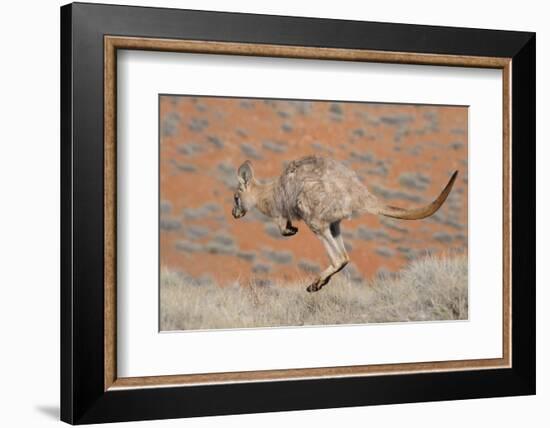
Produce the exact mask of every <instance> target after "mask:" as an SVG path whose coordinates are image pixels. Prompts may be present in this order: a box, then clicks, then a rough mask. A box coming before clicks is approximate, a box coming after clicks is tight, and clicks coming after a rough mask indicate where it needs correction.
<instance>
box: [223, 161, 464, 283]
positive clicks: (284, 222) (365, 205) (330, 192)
mask: <svg viewBox="0 0 550 428" xmlns="http://www.w3.org/2000/svg"><path fill="white" fill-rule="evenodd" d="M457 174H458V171H455V172H454V173H453V175H452V177H451V178H450V180H449V182H448V183H447V185H446V186H445V188H444V189H443V191H442V192H441V193H440V195H439V196H438V197H437V199H435V200H434V201H433V202H432V203H430V204H428V205H425V206H422V207H418V208H399V207H394V206H391V205H386V204H383V203H382V202H380V201H379V200H378V199H377V198H376V196H374V195H373V194H372V193H370V192H369V190H368V189H367V187H366V186H365V185H364V184H363V183H362V182H361V181H360V180H359V177H358V176H357V175H356V174H355V172H354V171H353V170H351V169H349V168H348V167H346V166H345V165H344V164H342V163H340V162H338V161H336V160H333V159H327V158H323V157H320V156H307V157H304V158H301V159H296V160H293V161H292V162H290V163H289V164H288V165H287V166H286V167H285V168H284V170H283V173H282V174H281V176H280V177H277V178H274V179H272V180H269V181H265V182H263V181H262V182H260V181H258V180H257V179H256V178H255V177H254V170H253V168H252V163H251V162H250V161H248V160H247V161H245V162H244V163H243V164H242V165H241V166H240V167H239V169H238V171H237V178H238V182H239V188H238V190H237V191H236V192H235V195H234V206H233V212H232V214H233V217H234V218H240V217H243V216H244V215H245V214H246V213H247V211H249V210H250V209H252V208H254V207H256V208H257V209H258V210H259V211H260V212H262V213H263V214H265V215H266V216H268V217H270V218H272V219H273V220H274V221H275V223H276V224H277V226H278V227H279V230H280V231H281V234H282V235H283V236H292V235H295V234H296V233H297V232H298V228H297V227H295V226H294V225H293V224H292V221H297V220H302V221H303V222H304V223H305V224H306V225H307V226H308V227H309V228H310V229H311V231H312V232H313V233H314V234H315V235H316V236H317V237H318V238H319V239H320V240H321V241H322V242H323V244H324V246H325V249H326V251H327V253H328V256H329V259H330V266H329V267H327V268H326V269H325V270H324V271H323V272H322V273H321V274H320V275H319V277H318V278H316V279H315V281H313V283H311V284H310V285H309V286H308V287H307V291H310V292H312V291H318V290H320V289H321V288H322V287H323V286H325V285H326V284H327V283H328V282H329V281H330V278H331V277H332V276H333V275H334V274H335V273H337V272H339V271H340V270H342V269H343V268H344V266H346V265H347V264H348V262H349V257H348V254H347V252H346V249H345V247H344V241H343V240H342V234H341V233H340V222H341V221H342V220H344V219H349V218H352V217H356V216H359V215H362V214H367V213H368V214H379V215H383V216H387V217H393V218H397V219H403V220H418V219H422V218H426V217H428V216H431V215H432V214H433V213H435V212H436V211H437V210H438V209H439V208H440V207H441V205H443V203H444V202H445V200H446V199H447V196H448V195H449V193H450V191H451V189H452V187H453V184H454V182H455V180H456V176H457Z"/></svg>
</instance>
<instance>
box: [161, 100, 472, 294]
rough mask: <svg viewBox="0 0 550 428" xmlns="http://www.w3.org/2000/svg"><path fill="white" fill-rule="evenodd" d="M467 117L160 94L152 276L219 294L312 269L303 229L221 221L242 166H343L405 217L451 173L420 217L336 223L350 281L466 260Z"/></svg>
mask: <svg viewBox="0 0 550 428" xmlns="http://www.w3.org/2000/svg"><path fill="white" fill-rule="evenodd" d="M467 116H468V112H467V109H466V108H465V107H437V106H414V105H394V104H367V103H344V102H338V103H336V102H307V101H285V100H259V99H236V98H214V97H187V96H162V97H161V101H160V201H161V202H160V203H161V206H160V212H161V220H160V227H161V229H160V232H161V233H160V249H161V266H162V267H168V268H170V269H171V270H174V271H178V272H181V273H182V274H184V275H186V276H188V277H190V278H194V279H195V280H197V281H198V282H199V283H200V282H201V281H211V280H214V281H217V282H218V283H222V284H225V283H231V282H233V281H236V280H238V281H239V282H241V283H242V282H243V281H246V280H248V279H251V278H256V279H260V280H263V281H266V280H268V279H269V278H279V279H289V280H291V279H293V278H296V277H304V276H305V275H312V272H315V271H317V270H319V269H320V268H323V267H324V266H325V265H326V264H327V263H328V261H327V257H326V255H325V253H324V249H323V246H322V244H321V243H320V242H319V241H318V240H317V238H315V236H313V234H312V233H311V232H310V231H309V230H308V229H307V227H306V226H305V225H304V224H303V223H297V224H296V226H298V228H299V229H300V231H299V232H298V234H297V235H296V236H293V237H290V238H284V237H282V236H280V235H279V234H278V230H277V228H276V227H275V226H273V225H272V224H271V223H269V221H268V220H267V219H265V218H263V216H262V215H261V214H259V213H257V212H256V213H254V212H250V213H248V214H247V216H246V217H244V218H243V219H240V220H234V219H233V217H232V216H231V208H232V203H233V192H234V190H235V186H236V169H237V167H238V166H239V165H240V164H241V163H242V162H243V161H244V160H246V159H250V160H251V161H252V163H253V165H254V168H255V172H256V175H257V177H258V178H262V177H264V178H269V177H273V176H276V175H278V174H280V172H281V170H282V167H283V165H284V163H285V162H288V161H289V160H292V159H296V158H299V157H302V156H304V155H308V154H322V155H324V156H327V157H332V158H335V159H338V160H341V161H344V162H345V163H347V164H348V165H349V166H350V167H351V168H352V169H354V170H355V171H356V172H357V174H358V175H359V176H360V178H361V179H362V181H363V182H364V183H365V184H366V185H367V187H368V188H369V189H370V190H371V191H372V192H373V193H374V194H376V195H377V196H378V197H379V198H381V199H382V200H383V201H385V202H387V203H390V204H392V205H397V206H404V207H406V206H414V205H419V204H423V203H427V202H429V201H431V200H432V199H433V198H435V197H436V196H437V195H438V194H439V192H440V191H441V189H442V188H443V186H444V185H445V184H446V183H447V181H448V179H449V177H450V175H451V174H452V172H453V171H454V170H456V169H457V170H459V171H460V173H459V177H458V180H457V182H456V183H455V187H454V189H453V191H452V192H451V195H450V196H449V199H448V200H447V202H446V203H445V204H444V206H443V207H442V208H441V210H440V211H439V212H438V213H436V214H435V215H434V216H432V217H430V218H428V219H425V220H420V221H399V220H391V219H388V218H382V217H376V216H364V217H362V218H359V219H356V220H352V221H344V222H343V223H342V230H343V233H344V240H345V242H346V244H347V245H348V247H349V248H348V249H349V254H350V257H351V261H352V263H351V264H350V265H349V266H348V267H347V268H346V269H345V272H344V274H346V275H348V276H349V277H350V278H351V279H353V280H357V281H359V280H361V278H368V277H370V276H372V275H375V274H377V273H380V272H386V271H389V272H393V271H397V270H399V269H400V268H402V267H403V266H404V265H405V264H407V263H408V261H410V260H412V259H414V258H417V257H419V256H422V255H423V254H425V253H426V252H427V251H430V252H432V253H436V254H437V253H441V252H443V251H446V250H450V249H460V250H462V251H466V249H467V230H468V225H467V218H468V217H467V213H468V207H467V201H468V186H467V179H468V170H467V158H468V151H467V150H468V145H467V126H468V125H467Z"/></svg>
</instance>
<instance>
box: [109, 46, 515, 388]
mask: <svg viewBox="0 0 550 428" xmlns="http://www.w3.org/2000/svg"><path fill="white" fill-rule="evenodd" d="M118 49H129V50H148V51H169V52H181V53H202V54H213V55H242V56H262V57H279V58H297V59H323V60H336V61H361V62H380V63H397V64H418V65H441V66H455V67H477V68H494V69H501V70H502V82H503V85H502V95H503V111H502V119H503V122H502V125H503V135H502V138H503V159H502V162H503V164H502V165H503V190H502V191H503V218H502V222H503V229H502V230H503V254H502V256H503V259H502V260H503V294H502V297H503V299H502V301H503V307H502V315H503V320H502V336H503V337H502V358H491V359H475V360H456V361H431V362H420V363H400V364H376V365H357V366H340V367H319V368H303V369H281V370H261V371H244V372H227V373H203V374H187V375H170V376H147V377H127V378H119V377H117V367H116V361H117V358H116V342H117V337H116V334H117V333H116V328H117V324H116V306H117V305H116V298H117V296H116V236H117V232H116V223H117V222H116V188H117V185H116V183H117V182H116V177H117V170H116V129H117V127H116V123H117V117H116V88H117V86H116V84H117V56H116V54H117V50H118ZM511 70H512V68H511V58H497V57H478V56H462V55H439V54H419V53H407V52H383V51H369V50H361V49H337V48H321V47H304V46H285V45H266V44H250V43H232V42H212V41H196V40H171V39H155V38H140V37H119V36H105V37H104V215H105V219H104V229H105V232H104V242H105V243H104V328H105V332H104V389H105V391H107V390H113V389H128V388H155V387H167V386H194V385H205V384H220V383H242V382H262V381H275V380H276V381H283V380H298V379H312V378H338V377H359V376H372V375H394V374H405V373H422V372H443V371H459V370H472V369H476V370H480V369H496V368H507V367H511V361H512V355H511V345H512V342H511V341H512V332H511V329H512V311H511V303H512V302H511V274H512V266H511V239H512V235H511V227H512V224H511V218H512V217H511V210H512V206H511V185H512V169H511V114H512V110H511V81H512V80H511V79H512V71H511Z"/></svg>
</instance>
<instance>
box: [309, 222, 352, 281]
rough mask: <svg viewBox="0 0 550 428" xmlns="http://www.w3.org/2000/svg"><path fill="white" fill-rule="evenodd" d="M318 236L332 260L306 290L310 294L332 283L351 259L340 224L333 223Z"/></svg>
mask: <svg viewBox="0 0 550 428" xmlns="http://www.w3.org/2000/svg"><path fill="white" fill-rule="evenodd" d="M317 236H318V237H319V239H320V240H321V241H322V242H323V244H324V246H325V249H326V251H327V254H328V256H329V259H330V266H329V267H327V268H326V269H325V270H324V271H323V272H322V273H321V274H320V275H319V277H318V278H317V279H316V280H315V281H313V283H311V284H310V285H309V286H308V287H307V289H306V290H307V291H309V292H313V291H319V290H320V289H321V288H323V287H324V286H325V285H326V284H327V283H328V282H329V281H330V278H332V276H333V275H334V274H335V273H338V272H340V271H341V270H342V269H343V268H344V267H345V266H346V265H347V264H348V262H349V257H348V255H347V253H346V249H345V247H344V243H343V241H342V237H341V234H340V222H335V223H332V224H331V225H330V227H327V228H326V229H325V230H323V231H322V232H320V233H318V234H317Z"/></svg>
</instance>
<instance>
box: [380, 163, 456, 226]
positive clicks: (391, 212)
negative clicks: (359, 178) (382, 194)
mask: <svg viewBox="0 0 550 428" xmlns="http://www.w3.org/2000/svg"><path fill="white" fill-rule="evenodd" d="M457 175H458V171H455V172H454V173H453V175H452V177H451V179H450V180H449V182H448V183H447V185H446V186H445V188H444V189H443V191H442V192H441V193H440V194H439V196H438V197H437V199H436V200H434V201H433V202H432V203H431V204H428V205H425V206H423V207H418V208H399V207H394V206H391V205H382V206H381V207H379V209H378V212H377V214H382V215H384V216H386V217H393V218H399V219H402V220H419V219H422V218H426V217H429V216H431V215H432V214H433V213H435V212H436V211H437V210H438V209H439V208H440V207H441V205H443V202H445V200H446V199H447V196H449V193H450V192H451V189H452V188H453V184H454V183H455V180H456V176H457Z"/></svg>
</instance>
